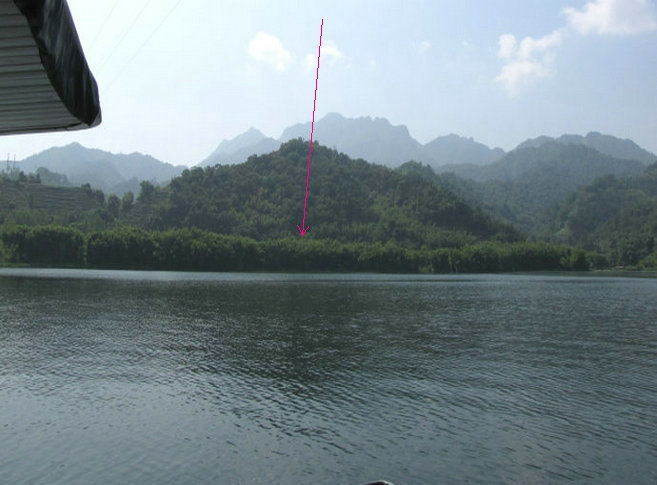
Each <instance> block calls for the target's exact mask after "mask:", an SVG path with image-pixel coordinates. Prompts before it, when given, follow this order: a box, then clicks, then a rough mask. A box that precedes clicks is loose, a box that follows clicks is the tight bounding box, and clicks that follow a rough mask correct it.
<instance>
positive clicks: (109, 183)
mask: <svg viewBox="0 0 657 485" xmlns="http://www.w3.org/2000/svg"><path fill="white" fill-rule="evenodd" d="M40 167H43V168H46V169H47V170H49V171H50V172H55V173H57V174H62V175H65V176H66V178H67V179H68V182H69V183H70V184H71V185H82V184H87V183H88V184H90V185H91V186H92V187H94V188H98V189H101V190H103V191H104V192H107V193H116V194H117V195H122V194H123V193H125V192H127V191H129V190H130V191H132V192H138V191H139V183H140V182H141V181H143V180H147V181H150V182H153V183H157V184H161V183H166V182H168V181H169V180H171V178H172V177H175V176H176V175H179V174H180V173H181V172H182V171H183V170H184V169H185V168H187V167H185V166H182V165H177V166H174V165H172V164H170V163H165V162H161V161H160V160H157V159H156V158H154V157H152V156H150V155H144V154H141V153H131V154H128V155H126V154H115V153H109V152H106V151H103V150H98V149H96V148H86V147H83V146H82V145H80V144H79V143H71V144H69V145H66V146H63V147H53V148H49V149H47V150H44V151H42V152H40V153H37V154H35V155H32V156H30V157H27V158H25V159H24V160H22V161H20V162H17V163H16V168H17V169H18V170H22V171H23V172H24V173H30V172H36V171H37V170H38V169H39V168H40Z"/></svg>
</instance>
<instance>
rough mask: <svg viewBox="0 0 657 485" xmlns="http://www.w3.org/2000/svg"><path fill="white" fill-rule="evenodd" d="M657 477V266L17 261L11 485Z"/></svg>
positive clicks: (10, 276)
mask: <svg viewBox="0 0 657 485" xmlns="http://www.w3.org/2000/svg"><path fill="white" fill-rule="evenodd" d="M380 478H385V479H387V480H390V481H392V482H393V483H395V485H400V484H424V483H427V484H433V483H464V482H471V483H510V482H516V483H562V482H580V483H646V484H654V483H657V280H655V279H631V278H604V277H591V276H586V277H583V276H568V275H551V276H543V275H532V276H526V275H521V276H515V275H514V276H509V275H501V276H491V275H481V276H440V277H436V276H387V275H278V274H276V275H271V274H195V273H154V272H119V271H86V270H34V269H2V270H0V482H1V483H44V484H53V483H66V484H68V483H95V484H105V483H158V484H160V483H163V484H167V483H170V484H179V483H263V484H265V483H290V484H296V483H327V484H328V483H341V484H359V483H362V482H365V481H368V480H374V479H380Z"/></svg>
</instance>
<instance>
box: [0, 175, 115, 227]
mask: <svg viewBox="0 0 657 485" xmlns="http://www.w3.org/2000/svg"><path fill="white" fill-rule="evenodd" d="M104 205H105V196H104V194H103V193H102V192H101V191H98V190H93V189H91V188H89V187H88V186H87V187H55V186H50V185H41V184H39V183H23V182H17V181H9V180H0V217H1V218H2V219H3V220H4V219H7V218H10V217H11V216H12V215H15V214H16V213H24V212H25V211H31V212H38V213H41V214H43V215H50V216H55V215H57V216H59V217H66V218H70V217H71V216H73V215H79V214H81V213H85V212H90V211H91V212H93V211H95V210H97V209H103V208H104Z"/></svg>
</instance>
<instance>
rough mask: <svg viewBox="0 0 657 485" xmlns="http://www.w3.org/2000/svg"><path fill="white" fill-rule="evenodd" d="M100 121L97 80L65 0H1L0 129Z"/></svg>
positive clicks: (32, 129) (74, 125)
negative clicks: (90, 68)
mask: <svg viewBox="0 0 657 485" xmlns="http://www.w3.org/2000/svg"><path fill="white" fill-rule="evenodd" d="M100 121H101V112H100V100H99V98H98V86H97V84H96V80H95V79H94V77H93V75H92V74H91V71H90V70H89V66H88V65H87V61H86V59H85V57H84V52H83V51H82V47H81V45H80V40H79V38H78V34H77V32H76V30H75V24H74V23H73V18H72V17H71V12H70V10H69V8H68V4H67V3H66V0H0V135H8V134H16V133H38V132H44V131H59V130H78V129H83V128H90V127H92V126H96V125H98V124H99V123H100Z"/></svg>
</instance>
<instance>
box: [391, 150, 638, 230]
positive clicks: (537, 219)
mask: <svg viewBox="0 0 657 485" xmlns="http://www.w3.org/2000/svg"><path fill="white" fill-rule="evenodd" d="M400 170H401V171H402V173H409V172H415V173H417V174H419V175H421V176H422V177H423V178H425V179H427V180H433V181H434V182H435V183H438V184H440V185H442V186H447V187H449V188H451V189H452V190H453V191H455V192H456V193H457V194H459V196H461V197H462V198H463V199H464V200H466V202H468V203H469V204H471V205H474V206H479V207H481V208H482V209H483V210H484V211H485V212H486V213H487V214H489V215H491V216H492V217H494V218H495V219H497V220H500V221H504V222H506V223H508V224H511V225H513V226H514V227H516V228H517V229H519V230H520V231H522V232H524V233H526V234H531V235H533V236H535V237H538V236H539V235H541V234H543V233H544V231H545V227H544V224H545V217H546V213H547V211H548V210H550V209H551V208H553V207H554V206H555V205H557V204H559V203H560V202H562V201H563V200H565V199H566V198H567V197H568V196H569V195H571V194H572V193H573V192H575V191H576V190H577V189H579V188H580V187H584V186H586V185H588V184H590V183H592V182H593V181H594V180H595V179H596V178H598V177H603V176H606V175H614V176H617V177H629V176H633V175H638V174H640V173H641V172H643V170H645V165H643V164H642V163H641V162H639V161H636V160H622V159H618V158H614V157H612V156H609V155H605V154H602V153H600V152H598V151H596V150H595V149H593V148H590V147H588V146H585V145H581V144H579V145H575V144H563V143H557V142H554V141H548V142H545V143H543V144H541V145H540V146H537V147H532V146H530V147H525V148H522V149H518V150H514V151H513V152H510V153H508V154H507V155H506V156H505V157H504V158H503V159H502V160H500V161H499V162H496V163H493V164H490V165H487V166H484V167H473V166H470V167H468V171H467V172H459V171H458V170H457V171H456V172H455V173H440V174H432V172H433V171H432V170H431V168H430V167H428V166H422V165H419V164H413V163H409V164H405V165H404V166H402V167H400Z"/></svg>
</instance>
